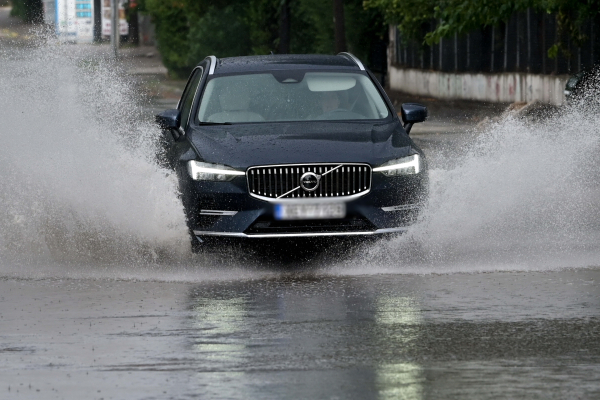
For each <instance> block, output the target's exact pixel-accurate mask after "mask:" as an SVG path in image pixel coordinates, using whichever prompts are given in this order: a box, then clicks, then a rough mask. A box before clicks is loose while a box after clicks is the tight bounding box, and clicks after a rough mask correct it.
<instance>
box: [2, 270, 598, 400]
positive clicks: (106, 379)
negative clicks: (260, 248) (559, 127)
mask: <svg viewBox="0 0 600 400" xmlns="http://www.w3.org/2000/svg"><path fill="white" fill-rule="evenodd" d="M598 280H600V270H597V269H580V270H572V271H571V270H567V271H559V272H539V273H531V272H529V273H507V272H504V273H502V272H496V273H485V274H451V275H423V276H418V275H372V276H355V277H336V276H320V275H312V274H300V275H293V276H282V277H278V278H257V279H248V280H234V281H217V282H206V283H156V282H123V281H109V280H63V281H57V280H42V281H25V280H3V281H1V282H0V293H1V295H0V299H1V302H0V316H1V318H0V324H1V326H2V329H1V331H0V393H3V394H2V395H1V396H0V397H2V398H72V399H75V398H82V397H81V396H82V395H84V394H87V393H93V394H94V398H105V399H108V398H177V399H181V398H219V399H221V398H222V399H237V398H239V399H241V398H264V399H299V398H311V399H332V398H339V399H447V398H456V399H465V398H472V399H492V398H527V399H530V398H597V397H598V396H600V384H598V382H600V340H599V339H600V336H599V335H600V289H598V285H597V282H598ZM30 385H31V388H30ZM84 397H86V398H92V397H88V396H87V395H84Z"/></svg>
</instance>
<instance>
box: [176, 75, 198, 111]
mask: <svg viewBox="0 0 600 400" xmlns="http://www.w3.org/2000/svg"><path fill="white" fill-rule="evenodd" d="M197 69H201V70H202V72H200V79H199V80H198V86H196V90H195V91H194V97H193V99H192V105H193V102H194V100H195V99H196V95H197V94H198V87H199V86H200V82H201V81H202V76H203V75H204V67H202V66H198V67H195V68H194V69H193V70H192V73H191V74H190V80H191V78H192V76H194V73H195V72H196V70H197ZM185 89H187V86H186V87H185V88H184V89H183V93H182V94H181V97H180V98H179V101H178V102H177V107H176V108H177V109H178V110H180V108H179V106H180V105H181V100H183V94H184V93H185V94H187V93H186V92H185ZM192 108H193V106H192ZM190 115H192V112H191V110H190ZM188 121H189V117H188Z"/></svg>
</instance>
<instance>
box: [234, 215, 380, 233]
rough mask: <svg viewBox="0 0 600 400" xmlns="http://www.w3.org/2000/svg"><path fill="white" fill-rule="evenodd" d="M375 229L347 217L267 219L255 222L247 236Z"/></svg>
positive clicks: (357, 219)
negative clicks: (296, 219)
mask: <svg viewBox="0 0 600 400" xmlns="http://www.w3.org/2000/svg"><path fill="white" fill-rule="evenodd" d="M376 229H377V228H376V227H375V226H374V225H373V224H372V223H370V222H369V221H367V220H366V219H364V218H362V217H358V216H348V217H346V218H343V219H334V220H306V221H275V220H272V219H270V218H267V217H262V218H259V219H258V220H256V221H255V222H254V223H253V224H252V225H251V226H250V227H249V228H248V229H247V230H246V232H245V233H247V234H285V233H288V234H291V233H343V232H369V231H374V230H376Z"/></svg>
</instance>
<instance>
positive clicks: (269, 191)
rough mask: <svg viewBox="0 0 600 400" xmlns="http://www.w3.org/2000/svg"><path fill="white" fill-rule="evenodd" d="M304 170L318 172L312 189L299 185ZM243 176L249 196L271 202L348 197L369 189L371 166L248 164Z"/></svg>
mask: <svg viewBox="0 0 600 400" xmlns="http://www.w3.org/2000/svg"><path fill="white" fill-rule="evenodd" d="M306 172H313V173H315V174H317V175H319V176H320V183H319V187H318V188H317V189H316V190H315V191H314V192H307V191H305V190H304V189H302V188H301V186H300V177H301V176H302V175H303V174H304V173H306ZM246 180H247V185H248V193H250V196H252V197H256V198H258V199H261V200H266V201H270V202H274V201H277V202H279V201H287V200H289V199H299V198H306V199H308V198H314V199H325V198H327V199H328V200H330V201H334V200H342V199H345V200H349V199H352V198H356V197H360V196H364V195H365V194H367V193H369V191H370V190H371V181H372V169H371V166H370V165H369V164H365V163H313V164H281V165H260V166H254V167H250V168H248V170H247V171H246Z"/></svg>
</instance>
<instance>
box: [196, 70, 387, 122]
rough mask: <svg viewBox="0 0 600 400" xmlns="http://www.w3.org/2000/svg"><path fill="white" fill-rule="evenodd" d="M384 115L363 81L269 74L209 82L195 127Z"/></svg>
mask: <svg viewBox="0 0 600 400" xmlns="http://www.w3.org/2000/svg"><path fill="white" fill-rule="evenodd" d="M388 116H389V111H388V109H387V107H386V105H385V102H384V100H383V99H382V98H381V95H380V94H379V92H378V91H377V88H376V87H375V85H373V82H371V80H370V79H369V77H367V76H365V75H361V74H353V73H344V72H303V71H273V72H270V73H263V74H248V75H233V76H223V77H216V78H213V79H211V80H210V81H209V82H208V84H207V85H206V89H205V91H204V95H203V96H202V100H201V103H200V108H199V112H198V119H199V121H200V122H212V123H225V122H231V123H236V122H271V121H319V120H321V121H322V120H330V121H336V120H354V119H384V118H387V117H388Z"/></svg>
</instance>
